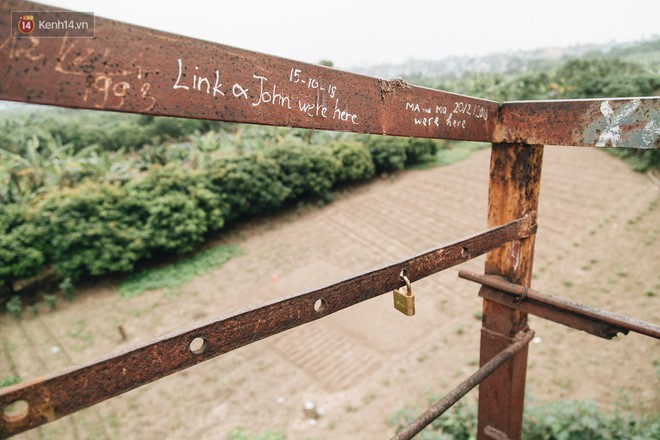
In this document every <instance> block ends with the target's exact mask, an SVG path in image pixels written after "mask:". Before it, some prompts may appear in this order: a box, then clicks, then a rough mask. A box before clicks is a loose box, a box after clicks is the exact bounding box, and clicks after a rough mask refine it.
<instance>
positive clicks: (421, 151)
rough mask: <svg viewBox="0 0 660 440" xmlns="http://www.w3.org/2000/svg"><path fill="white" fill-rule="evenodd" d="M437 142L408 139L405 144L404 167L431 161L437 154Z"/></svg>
mask: <svg viewBox="0 0 660 440" xmlns="http://www.w3.org/2000/svg"><path fill="white" fill-rule="evenodd" d="M438 145H439V141H436V140H433V139H421V138H419V139H417V138H408V139H407V143H406V165H414V164H416V163H420V162H423V161H426V160H433V157H434V156H435V155H436V153H437V152H438Z"/></svg>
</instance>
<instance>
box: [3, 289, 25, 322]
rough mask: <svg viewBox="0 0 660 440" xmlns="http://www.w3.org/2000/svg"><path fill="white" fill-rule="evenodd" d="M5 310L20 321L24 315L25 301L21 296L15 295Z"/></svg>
mask: <svg viewBox="0 0 660 440" xmlns="http://www.w3.org/2000/svg"><path fill="white" fill-rule="evenodd" d="M5 308H6V309H7V311H8V312H9V313H11V314H12V315H14V318H16V319H20V317H21V315H22V314H23V300H22V299H21V297H20V296H18V295H14V296H12V297H11V298H9V301H7V304H5Z"/></svg>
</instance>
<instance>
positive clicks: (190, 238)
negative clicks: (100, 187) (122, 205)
mask: <svg viewBox="0 0 660 440" xmlns="http://www.w3.org/2000/svg"><path fill="white" fill-rule="evenodd" d="M210 186H211V184H210V181H209V180H208V178H207V177H206V175H205V174H203V173H201V172H196V171H189V170H185V169H182V168H180V167H178V166H176V164H169V165H167V166H165V167H159V166H156V167H153V168H151V169H150V170H149V171H148V172H147V173H146V174H145V175H144V176H142V177H141V178H139V179H136V180H134V181H132V182H130V183H129V184H128V185H127V186H126V193H127V199H129V200H131V203H133V204H135V205H137V207H138V211H139V215H140V218H141V219H142V220H143V222H144V230H145V232H146V237H147V252H148V253H149V254H153V253H156V252H161V251H166V252H171V251H175V252H177V253H183V252H187V251H189V250H191V249H192V248H193V246H194V245H195V244H197V243H199V242H201V241H202V238H203V236H204V234H206V233H207V232H208V231H209V230H219V229H220V228H222V226H223V225H224V219H225V212H223V210H222V207H221V203H220V197H219V196H218V195H216V194H214V193H213V191H211V189H210Z"/></svg>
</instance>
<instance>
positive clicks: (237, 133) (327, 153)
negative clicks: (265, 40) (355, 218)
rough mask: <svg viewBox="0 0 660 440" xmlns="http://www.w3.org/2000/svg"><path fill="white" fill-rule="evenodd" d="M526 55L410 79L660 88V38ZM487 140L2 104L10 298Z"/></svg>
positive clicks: (560, 91)
mask: <svg viewBox="0 0 660 440" xmlns="http://www.w3.org/2000/svg"><path fill="white" fill-rule="evenodd" d="M325 63H326V64H327V63H328V61H325ZM510 64H511V63H510ZM512 64H513V65H514V66H517V67H513V68H508V69H504V70H502V69H500V70H499V71H487V72H482V73H455V72H454V73H451V74H447V73H442V74H439V75H434V74H433V73H432V72H431V73H428V72H427V73H419V72H413V73H410V74H408V75H407V76H406V77H405V79H406V81H408V82H410V83H413V84H417V85H422V86H429V87H433V88H439V89H443V90H448V91H451V92H456V93H463V94H467V95H473V96H478V97H482V98H488V99H492V100H496V101H508V100H528V99H562V98H598V97H623V96H651V95H658V94H659V93H658V92H659V91H660V74H659V72H660V68H659V66H660V40H656V41H648V42H644V43H640V44H637V45H635V46H627V47H626V48H625V49H620V50H619V49H616V48H614V49H611V50H609V51H607V52H606V53H604V52H602V51H601V52H597V53H594V54H591V55H587V56H582V57H580V58H579V59H574V58H560V59H555V60H552V61H548V60H536V61H533V62H529V61H528V62H525V63H518V64H516V63H512ZM482 146H483V145H479V144H477V145H476V146H475V145H474V144H470V143H450V142H446V141H436V140H427V139H408V138H395V137H382V136H369V135H357V134H350V133H336V132H317V131H311V130H300V129H287V128H278V127H264V126H251V125H239V124H232V123H222V122H213V121H196V120H186V119H177V118H165V117H153V116H141V115H129V114H119V113H109V112H93V111H85V110H68V109H60V108H49V107H37V106H14V107H11V108H10V109H5V110H3V111H2V112H0V301H7V300H8V299H9V298H11V297H15V294H16V292H15V291H16V290H17V289H16V282H17V281H20V280H24V279H26V278H30V277H33V276H36V275H39V274H42V273H44V271H48V272H50V273H52V274H55V275H56V276H57V277H59V278H60V279H62V280H64V285H65V287H67V289H70V288H71V287H70V286H71V285H72V284H73V283H75V282H76V280H78V279H80V278H81V277H85V276H98V275H104V274H109V273H117V272H130V271H132V270H133V269H134V268H135V266H136V264H137V263H138V262H140V261H143V260H148V259H151V258H154V257H161V256H163V255H168V254H170V255H171V254H181V253H186V252H189V251H190V250H192V249H193V248H194V247H195V246H197V245H198V244H199V243H201V242H202V241H203V240H204V239H205V238H206V237H208V236H209V234H213V233H215V232H218V231H220V230H222V229H223V228H226V227H227V225H230V224H231V223H232V222H235V221H237V220H239V219H244V218H246V217H248V216H254V215H262V214H265V213H269V212H271V211H273V210H275V209H279V208H280V207H283V206H287V204H291V203H298V202H299V201H300V200H311V201H315V202H318V203H320V204H323V203H327V202H329V201H330V200H331V199H332V191H333V190H335V189H336V188H338V187H342V186H345V185H350V184H355V183H356V182H362V181H367V180H369V179H371V178H373V177H374V176H376V175H383V174H387V173H393V172H396V171H398V170H401V169H404V168H406V167H420V166H421V167H425V166H437V165H443V164H448V163H451V162H452V161H455V160H459V159H461V158H464V157H466V156H467V155H469V152H470V151H472V150H473V149H475V148H480V147H482ZM612 153H613V154H616V155H618V156H620V157H622V158H623V159H625V160H626V161H628V163H629V164H630V165H631V167H632V168H633V169H635V170H636V171H640V172H646V171H649V170H653V169H657V168H658V167H660V151H658V150H654V151H652V150H622V149H617V150H615V151H612ZM15 301H16V300H15Z"/></svg>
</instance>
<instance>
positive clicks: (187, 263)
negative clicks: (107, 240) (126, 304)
mask: <svg viewBox="0 0 660 440" xmlns="http://www.w3.org/2000/svg"><path fill="white" fill-rule="evenodd" d="M241 253H242V251H241V248H240V247H238V246H237V245H228V246H216V247H214V248H211V249H207V250H205V251H201V252H198V253H196V254H195V255H193V256H191V257H189V258H186V259H183V260H180V261H177V262H176V263H173V264H169V265H167V266H164V267H157V268H152V269H146V270H143V271H140V272H138V273H135V274H133V275H131V276H130V277H128V278H127V279H125V280H124V281H123V282H122V283H121V284H120V285H119V293H120V294H121V296H122V297H124V298H132V297H135V296H138V295H141V294H142V293H144V292H145V291H147V290H157V289H170V290H171V291H174V289H176V288H178V287H179V286H181V285H182V284H183V283H186V282H188V281H191V280H192V279H193V278H194V277H196V276H199V275H205V274H207V273H209V272H211V271H212V270H214V269H217V268H218V267H220V266H222V265H223V264H225V263H226V262H227V261H229V260H230V259H231V258H232V257H235V256H238V255H240V254H241Z"/></svg>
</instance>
